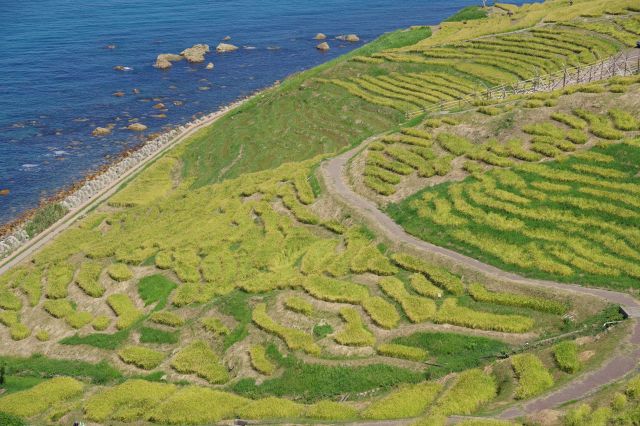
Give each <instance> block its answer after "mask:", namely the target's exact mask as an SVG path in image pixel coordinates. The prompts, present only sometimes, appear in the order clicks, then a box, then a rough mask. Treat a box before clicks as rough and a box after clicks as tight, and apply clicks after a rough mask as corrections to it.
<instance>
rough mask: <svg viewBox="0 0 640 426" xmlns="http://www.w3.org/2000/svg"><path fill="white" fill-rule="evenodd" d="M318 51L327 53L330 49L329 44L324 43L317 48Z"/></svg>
mask: <svg viewBox="0 0 640 426" xmlns="http://www.w3.org/2000/svg"><path fill="white" fill-rule="evenodd" d="M316 49H318V50H321V51H323V52H326V51H327V50H329V49H330V47H329V43H327V42H326V41H325V42H323V43H320V44H319V45H317V46H316Z"/></svg>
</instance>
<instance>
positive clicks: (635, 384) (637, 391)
mask: <svg viewBox="0 0 640 426" xmlns="http://www.w3.org/2000/svg"><path fill="white" fill-rule="evenodd" d="M625 393H626V394H627V395H628V396H629V398H631V399H635V400H640V375H639V376H635V377H634V378H633V379H631V380H629V383H627V388H626V389H625Z"/></svg>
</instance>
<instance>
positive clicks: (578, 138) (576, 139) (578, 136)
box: [565, 129, 589, 145]
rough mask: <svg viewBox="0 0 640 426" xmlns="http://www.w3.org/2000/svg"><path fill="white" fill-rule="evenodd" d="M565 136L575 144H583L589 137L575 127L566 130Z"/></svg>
mask: <svg viewBox="0 0 640 426" xmlns="http://www.w3.org/2000/svg"><path fill="white" fill-rule="evenodd" d="M565 137H566V138H567V140H568V141H569V142H571V143H574V144H577V145H583V144H585V143H587V140H589V137H588V136H587V134H586V133H585V132H584V131H582V130H577V129H572V130H569V131H567V133H566V135H565Z"/></svg>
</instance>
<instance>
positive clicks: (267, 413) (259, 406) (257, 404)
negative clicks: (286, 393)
mask: <svg viewBox="0 0 640 426" xmlns="http://www.w3.org/2000/svg"><path fill="white" fill-rule="evenodd" d="M303 413H304V405H302V404H297V403H295V402H293V401H289V400H288V399H282V398H274V397H270V398H265V399H259V400H257V401H253V402H251V403H249V404H248V405H246V406H244V407H241V408H240V409H239V410H238V415H239V416H240V417H242V418H246V419H250V420H266V419H292V418H297V417H301V416H302V414H303Z"/></svg>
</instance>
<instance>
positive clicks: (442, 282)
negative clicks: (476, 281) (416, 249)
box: [393, 253, 464, 296]
mask: <svg viewBox="0 0 640 426" xmlns="http://www.w3.org/2000/svg"><path fill="white" fill-rule="evenodd" d="M393 260H394V262H396V264H397V265H398V266H400V267H401V268H404V269H406V270H408V271H412V272H419V273H421V274H424V275H425V276H426V277H427V278H429V279H430V280H431V282H433V283H434V284H435V285H437V286H439V287H442V288H444V289H445V290H447V291H449V292H451V293H453V294H455V295H457V296H460V295H462V294H464V286H463V285H462V280H461V279H460V277H458V276H456V275H453V274H451V273H449V272H447V271H445V270H444V269H442V268H438V267H436V266H433V265H430V264H428V263H427V262H425V261H423V260H422V259H418V258H416V257H413V256H410V255H408V254H405V253H396V254H394V255H393Z"/></svg>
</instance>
